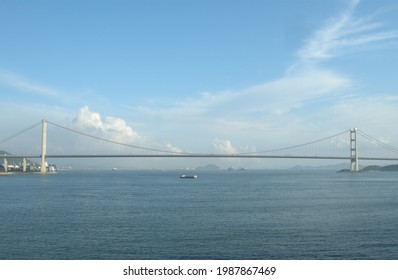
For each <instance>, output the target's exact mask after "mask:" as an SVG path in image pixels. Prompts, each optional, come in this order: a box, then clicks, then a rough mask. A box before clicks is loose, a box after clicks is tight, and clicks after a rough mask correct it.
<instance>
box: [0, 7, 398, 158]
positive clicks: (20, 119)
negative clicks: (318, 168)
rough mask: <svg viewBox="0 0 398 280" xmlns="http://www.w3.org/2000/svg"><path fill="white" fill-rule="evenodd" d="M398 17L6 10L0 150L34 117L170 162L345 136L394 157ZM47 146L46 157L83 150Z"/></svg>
mask: <svg viewBox="0 0 398 280" xmlns="http://www.w3.org/2000/svg"><path fill="white" fill-rule="evenodd" d="M397 12H398V4H396V1H393V0H381V1H380V0H378V1H375V0H362V1H358V0H322V1H320V0H305V1H294V0H283V1H266V0H262V1H255V0H251V1H240V0H236V1H222V0H215V1H206V0H200V1H199V0H185V1H183V0H178V1H177V0H171V1H155V0H152V1H5V0H3V1H1V2H0V26H1V27H0V38H1V39H0V40H1V52H0V97H1V99H0V104H1V105H2V108H3V110H2V111H3V114H2V118H1V119H2V121H1V123H2V125H1V135H4V137H0V138H5V137H6V136H8V135H10V134H12V133H13V132H15V131H18V130H20V129H23V128H25V127H27V126H29V125H31V124H32V123H35V122H37V121H40V120H41V119H43V118H45V119H48V120H50V121H53V122H56V123H59V124H61V125H65V126H68V127H71V128H75V129H79V130H81V131H85V132H90V133H92V134H95V135H98V136H101V137H104V138H109V139H113V140H118V141H122V142H125V143H130V144H135V145H140V146H145V147H156V148H161V149H168V150H173V151H188V152H252V151H258V150H268V149H273V148H279V147H284V146H290V145H294V144H300V143H303V142H307V141H311V140H316V139H319V138H322V137H325V136H328V135H332V134H334V133H338V132H340V131H343V130H345V129H347V130H348V129H349V128H351V127H359V128H361V129H363V130H364V131H366V132H367V133H369V134H371V135H373V136H377V137H380V139H381V140H383V141H385V142H386V143H389V144H391V145H394V146H398V132H397V131H398V130H397V129H396V121H397V120H398V92H397V88H398V79H397V78H396V68H397V65H398V52H397V50H398V18H397V17H396V14H397ZM51 133H52V134H50V135H51V137H52V138H51V139H52V140H50V139H49V142H50V144H49V149H53V151H56V152H70V151H71V150H73V148H74V147H75V148H76V151H79V149H81V145H79V144H76V143H81V142H79V141H82V140H77V139H72V138H71V139H69V138H68V137H70V136H65V135H63V134H62V132H60V131H57V130H55V131H53V132H51ZM49 137H50V136H49ZM66 138H68V145H64V144H63V141H65V139H66ZM20 141H21V142H22V140H20ZM51 141H52V142H51ZM71 143H74V144H73V145H72V144H71ZM36 146H37V147H38V146H39V145H33V146H32V149H36V148H37V147H36ZM65 146H67V148H66V147H65ZM0 148H1V149H9V150H11V151H12V152H14V153H17V151H16V149H17V148H16V147H14V145H13V143H7V144H4V145H3V147H0ZM26 149H27V148H26ZM107 149H108V147H107ZM49 152H50V151H49ZM178 164H181V162H179V163H178ZM256 164H257V163H256ZM267 164H269V163H267Z"/></svg>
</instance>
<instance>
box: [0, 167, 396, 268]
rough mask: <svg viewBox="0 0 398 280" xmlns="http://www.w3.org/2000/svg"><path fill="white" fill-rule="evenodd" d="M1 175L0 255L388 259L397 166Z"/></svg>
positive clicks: (392, 246) (391, 256) (392, 240)
mask: <svg viewBox="0 0 398 280" xmlns="http://www.w3.org/2000/svg"><path fill="white" fill-rule="evenodd" d="M180 175H181V172H179V171H127V170H126V171H121V170H118V171H68V172H62V171H61V172H58V173H57V174H48V175H39V174H36V175H33V174H30V175H22V174H19V175H18V174H14V175H5V176H0V217H1V227H0V259H3V260H4V259H27V260H30V259H45V260H47V259H153V260H157V259H191V260H192V259H206V260H211V259H297V260H301V259H383V260H384V259H398V234H397V230H398V172H397V173H396V172H370V173H357V174H356V173H337V172H333V171H303V172H301V171H250V170H247V171H232V172H228V171H217V172H216V171H214V172H208V171H198V172H197V173H195V175H198V178H197V179H180Z"/></svg>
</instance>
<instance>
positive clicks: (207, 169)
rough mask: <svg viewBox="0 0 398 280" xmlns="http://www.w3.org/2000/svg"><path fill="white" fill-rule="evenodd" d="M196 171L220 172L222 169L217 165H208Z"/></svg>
mask: <svg viewBox="0 0 398 280" xmlns="http://www.w3.org/2000/svg"><path fill="white" fill-rule="evenodd" d="M196 170H206V171H210V170H220V167H218V166H217V165H215V164H208V165H206V166H200V167H197V168H196Z"/></svg>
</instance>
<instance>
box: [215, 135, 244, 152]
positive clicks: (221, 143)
mask: <svg viewBox="0 0 398 280" xmlns="http://www.w3.org/2000/svg"><path fill="white" fill-rule="evenodd" d="M212 144H213V148H214V149H215V150H216V151H217V152H218V153H225V154H236V153H238V150H237V149H236V148H235V147H233V146H232V144H231V141H230V140H221V139H218V138H215V139H214V140H213V143H212Z"/></svg>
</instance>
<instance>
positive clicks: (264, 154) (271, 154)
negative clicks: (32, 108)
mask: <svg viewBox="0 0 398 280" xmlns="http://www.w3.org/2000/svg"><path fill="white" fill-rule="evenodd" d="M47 123H49V124H52V125H54V126H57V127H59V128H62V129H64V130H67V131H70V132H74V133H77V134H80V135H83V136H87V137H90V138H94V139H95V140H100V141H105V142H108V143H111V144H117V145H122V146H126V147H130V148H134V149H139V150H145V151H150V152H151V153H149V152H148V153H147V152H145V153H129V154H126V153H121V154H113V153H112V154H47ZM40 124H41V126H42V139H41V141H42V143H41V154H40V155H38V154H14V155H9V154H7V155H0V159H1V158H2V159H3V161H4V164H3V166H4V167H5V168H4V169H5V170H6V167H7V159H12V158H23V165H24V169H26V159H28V158H40V159H41V173H46V159H47V158H235V159H303V160H304V159H312V160H318V159H319V160H348V161H350V163H351V164H350V170H351V171H353V172H357V171H359V160H366V161H398V149H397V148H395V147H392V146H389V145H387V144H386V143H384V142H381V141H379V140H378V139H376V138H373V137H371V136H370V135H368V134H366V133H364V132H362V131H358V129H357V128H353V129H350V130H349V131H343V132H341V133H339V134H335V135H332V136H329V137H326V138H323V139H319V140H316V141H312V142H308V143H304V144H300V145H295V146H291V147H286V148H281V149H274V150H268V151H259V152H252V153H231V154H227V153H188V152H172V151H165V150H159V149H154V148H147V147H139V146H135V145H131V144H125V143H119V142H115V141H113V140H107V139H103V138H100V137H97V136H93V135H88V134H86V133H83V132H79V131H76V130H73V129H71V128H66V127H63V126H60V125H58V124H55V123H52V122H47V121H46V120H42V121H41V122H40V123H37V124H35V125H33V126H31V127H29V128H27V129H25V130H23V131H21V132H18V133H16V134H14V135H13V136H11V137H8V138H6V139H4V140H2V141H0V144H1V143H4V142H6V141H8V140H10V139H12V138H13V137H15V136H18V135H20V134H22V133H25V132H26V131H28V130H30V129H32V128H34V127H37V126H39V125H40ZM347 132H349V136H350V137H349V139H346V138H345V139H346V140H344V143H346V144H348V145H349V147H347V148H348V149H347V150H346V153H343V155H319V154H317V153H315V152H308V151H305V152H303V153H301V154H300V153H298V154H294V152H293V151H294V149H297V148H306V147H309V146H311V145H312V146H313V145H314V144H318V143H324V142H326V141H332V140H335V139H336V137H340V136H343V135H346V133H347ZM358 134H359V135H361V136H362V137H364V139H367V140H368V141H369V142H371V143H372V144H376V145H378V146H380V147H382V148H383V149H385V150H388V152H389V155H390V154H394V155H396V156H395V157H394V156H388V157H386V156H378V157H377V156H376V157H370V156H363V155H362V156H361V155H359V153H358V141H357V136H358ZM344 137H345V136H344ZM361 143H362V142H361ZM344 154H345V155H344ZM6 171H7V170H6Z"/></svg>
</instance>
